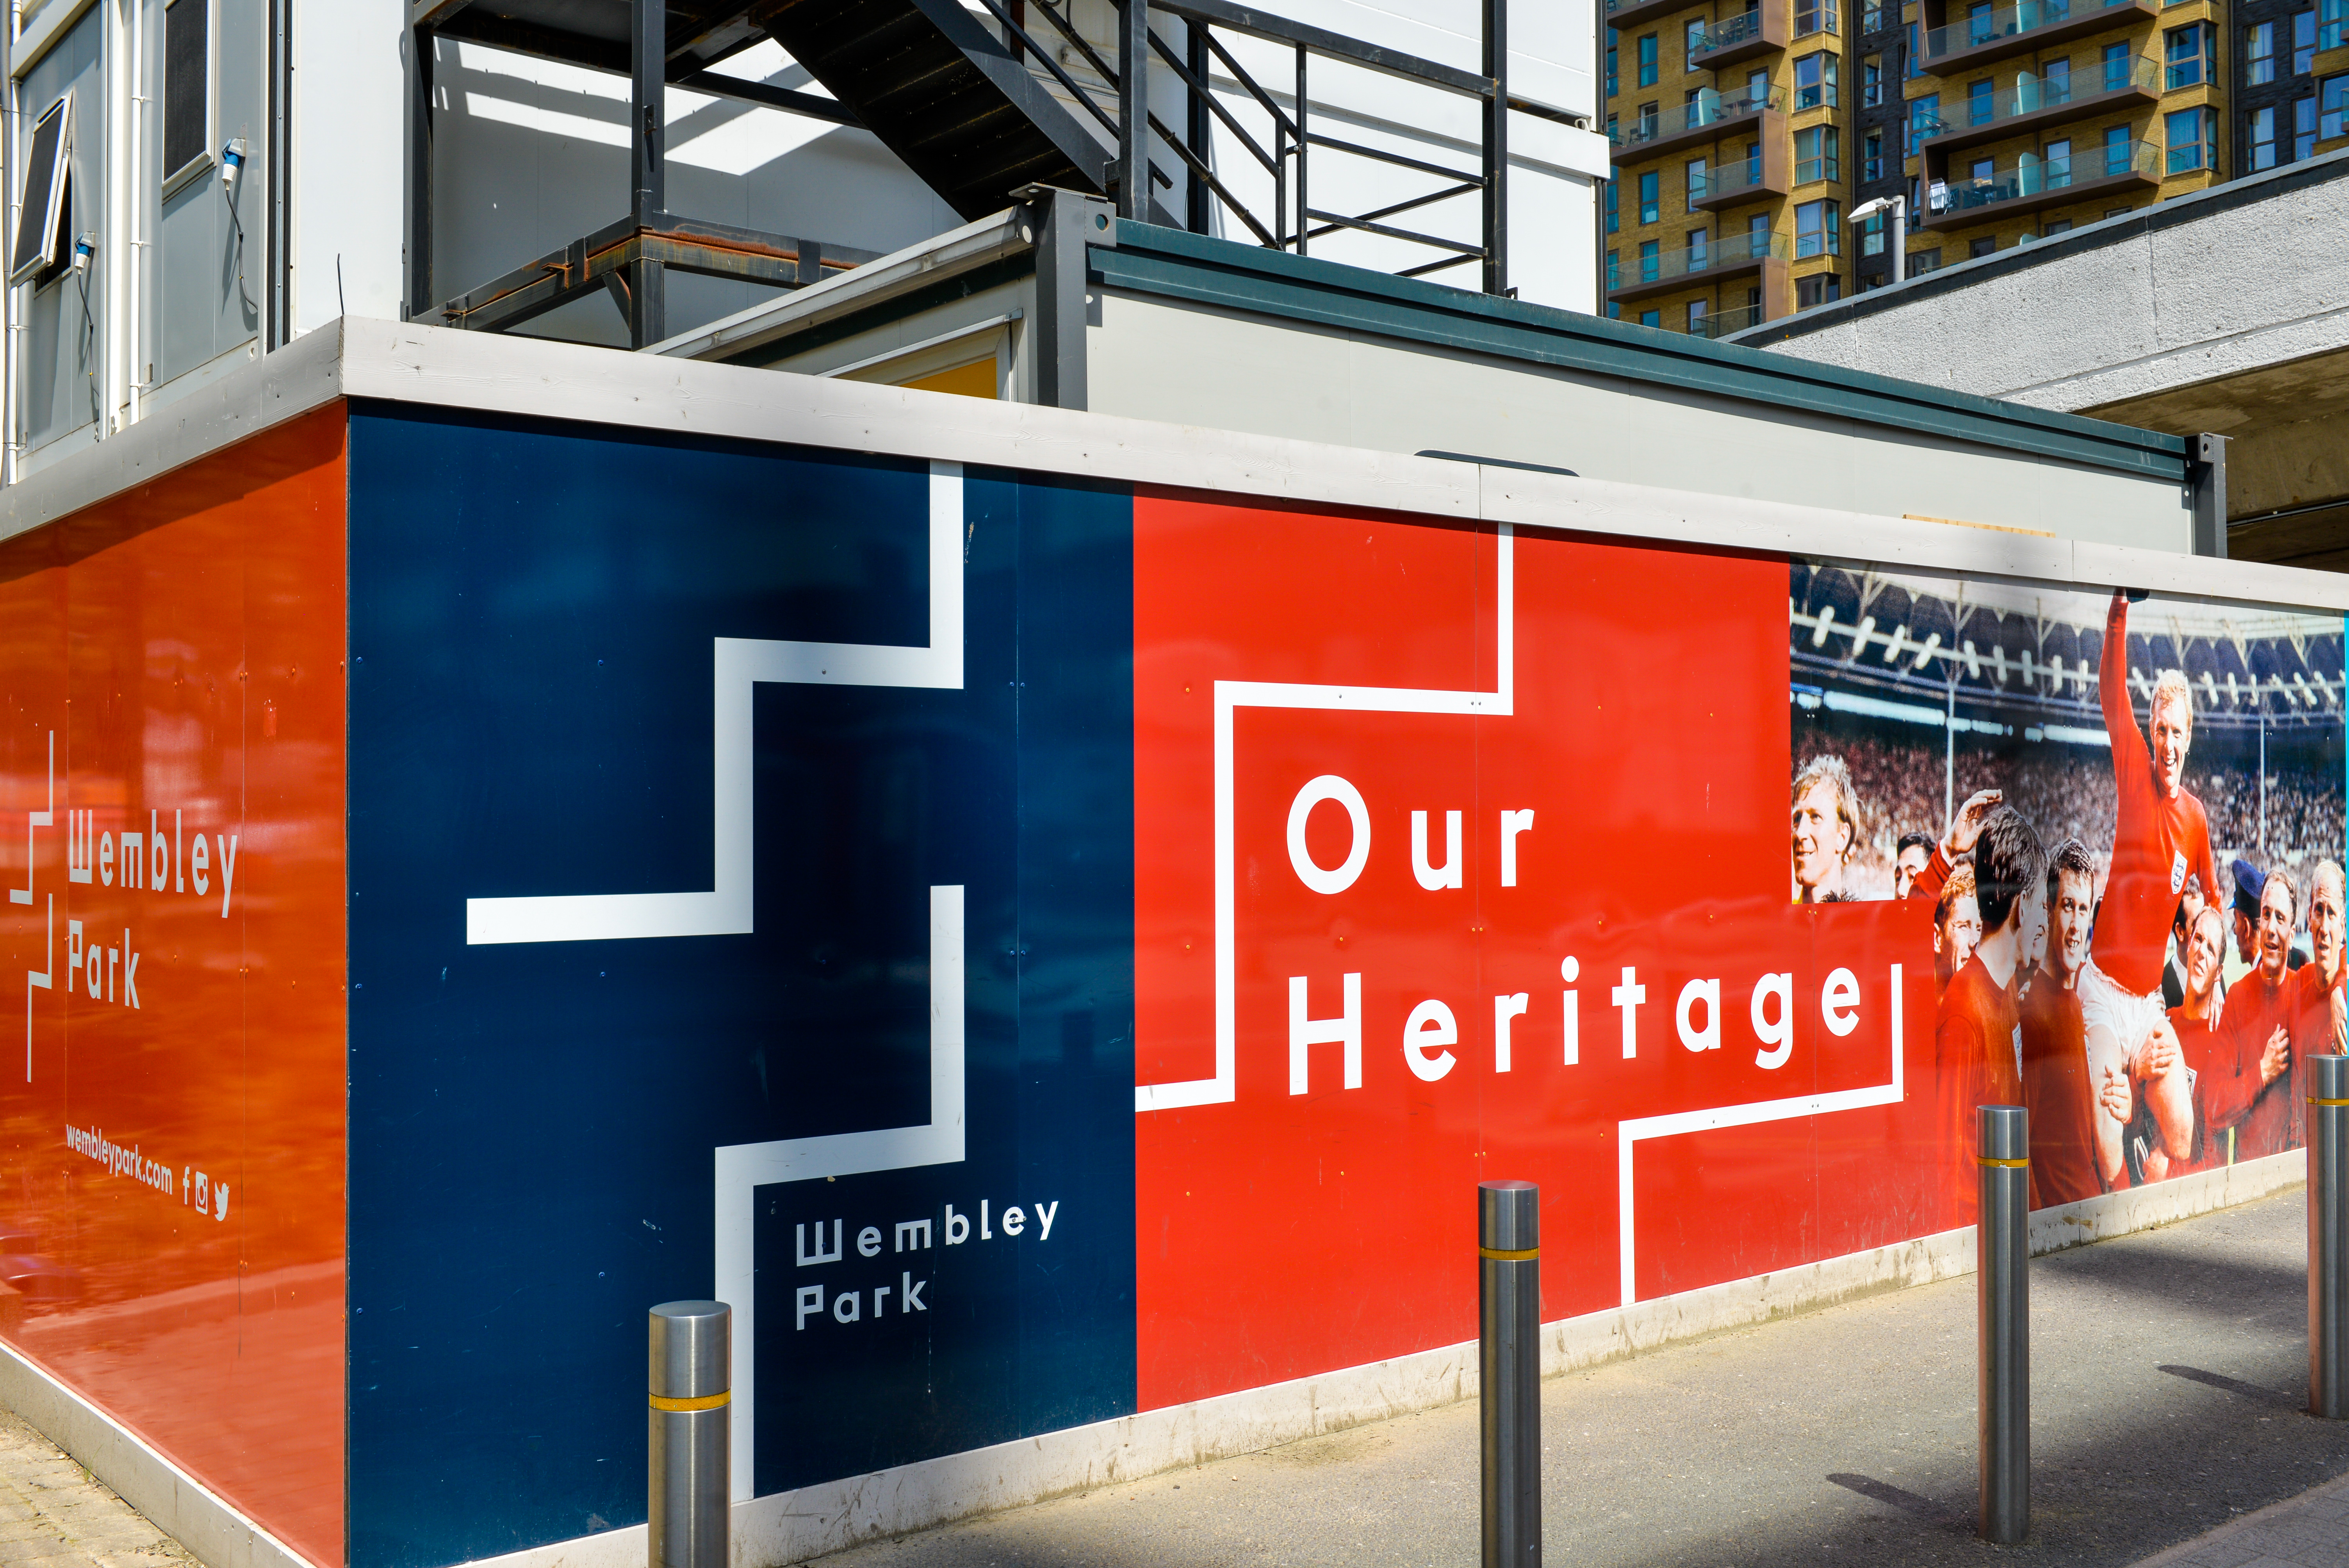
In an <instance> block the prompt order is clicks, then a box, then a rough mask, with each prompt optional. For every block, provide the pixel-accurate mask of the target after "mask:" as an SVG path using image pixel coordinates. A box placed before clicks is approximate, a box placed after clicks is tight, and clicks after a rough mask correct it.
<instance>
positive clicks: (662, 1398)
mask: <svg viewBox="0 0 2349 1568" xmlns="http://www.w3.org/2000/svg"><path fill="white" fill-rule="evenodd" d="M645 1398H647V1399H649V1400H651V1401H652V1407H653V1408H654V1409H656V1410H715V1409H717V1408H719V1407H720V1406H722V1405H725V1404H726V1403H727V1402H728V1401H730V1400H731V1399H732V1398H734V1396H733V1395H732V1394H731V1393H726V1394H705V1395H703V1396H702V1397H701V1398H698V1399H672V1398H669V1397H668V1396H667V1395H666V1394H647V1395H646V1396H645Z"/></svg>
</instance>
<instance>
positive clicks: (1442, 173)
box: [979, 0, 1584, 294]
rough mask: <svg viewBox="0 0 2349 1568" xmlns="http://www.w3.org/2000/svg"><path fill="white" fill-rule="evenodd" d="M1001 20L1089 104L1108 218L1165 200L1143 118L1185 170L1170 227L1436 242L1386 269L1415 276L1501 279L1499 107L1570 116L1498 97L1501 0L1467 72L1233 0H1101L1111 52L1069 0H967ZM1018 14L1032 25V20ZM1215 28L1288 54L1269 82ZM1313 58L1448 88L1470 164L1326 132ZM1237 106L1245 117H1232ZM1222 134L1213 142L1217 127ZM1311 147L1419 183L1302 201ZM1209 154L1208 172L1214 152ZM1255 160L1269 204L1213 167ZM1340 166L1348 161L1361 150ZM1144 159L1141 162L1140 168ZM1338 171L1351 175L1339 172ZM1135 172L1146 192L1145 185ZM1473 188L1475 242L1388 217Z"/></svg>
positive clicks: (1141, 214)
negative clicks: (1020, 0)
mask: <svg viewBox="0 0 2349 1568" xmlns="http://www.w3.org/2000/svg"><path fill="white" fill-rule="evenodd" d="M979 4H980V5H983V6H985V7H986V8H987V10H988V13H989V14H990V15H992V16H993V17H994V19H995V21H996V22H997V24H998V25H999V26H1000V27H1001V29H1002V32H1003V37H1004V41H1005V43H1006V45H1007V46H1009V47H1010V48H1011V50H1012V51H1013V54H1014V57H1016V58H1019V59H1020V60H1021V61H1022V62H1023V63H1025V62H1030V61H1032V62H1033V63H1034V65H1035V66H1037V67H1041V68H1042V70H1043V71H1044V72H1045V73H1046V74H1048V75H1049V76H1050V77H1051V78H1052V80H1053V81H1055V82H1056V83H1058V84H1059V86H1060V88H1061V91H1062V92H1063V93H1064V94H1065V95H1066V96H1067V97H1068V98H1070V99H1071V101H1072V102H1073V103H1074V104H1075V105H1076V106H1077V108H1078V109H1079V110H1080V112H1081V113H1084V114H1087V115H1089V116H1090V117H1091V118H1092V119H1093V121H1094V122H1095V123H1096V124H1098V125H1099V126H1100V127H1101V129H1102V132H1103V133H1104V135H1105V136H1106V137H1107V138H1108V139H1110V140H1111V141H1112V143H1113V144H1114V145H1115V147H1116V148H1117V155H1116V157H1115V158H1114V159H1113V160H1108V164H1107V168H1106V169H1105V170H1104V171H1103V178H1102V184H1103V188H1104V189H1105V190H1107V191H1109V192H1110V193H1111V194H1112V196H1113V197H1114V198H1115V199H1116V201H1117V202H1118V211H1119V214H1120V215H1121V216H1122V217H1128V218H1135V219H1141V220H1143V221H1150V220H1152V219H1153V217H1154V213H1156V212H1158V211H1164V210H1163V209H1160V208H1159V207H1158V204H1157V193H1158V192H1159V191H1172V190H1173V189H1174V179H1173V177H1172V176H1171V175H1170V174H1169V173H1168V171H1167V170H1165V169H1164V168H1163V167H1161V166H1159V164H1158V163H1157V162H1156V161H1154V160H1148V159H1146V158H1145V155H1144V148H1145V147H1146V146H1147V144H1148V142H1149V137H1148V136H1147V135H1143V136H1136V135H1135V134H1133V132H1134V130H1135V129H1136V128H1138V127H1142V126H1146V127H1147V128H1148V130H1149V131H1150V132H1154V133H1155V135H1156V137H1157V139H1158V141H1159V143H1161V144H1163V145H1164V148H1165V149H1166V150H1168V151H1170V152H1171V153H1172V154H1173V155H1174V158H1175V159H1176V160H1178V161H1179V162H1180V163H1181V165H1182V166H1183V168H1184V169H1185V170H1187V171H1188V174H1189V181H1188V188H1189V196H1188V200H1187V201H1186V202H1185V211H1184V212H1183V213H1182V214H1181V215H1180V216H1179V217H1175V216H1174V215H1173V214H1168V216H1169V217H1172V218H1173V221H1174V222H1175V223H1176V224H1177V226H1179V227H1183V228H1185V229H1188V230H1190V231H1192V232H1198V233H1204V232H1210V231H1211V230H1212V229H1213V227H1214V224H1215V215H1216V212H1217V211H1222V212H1225V213H1227V214H1229V215H1230V217H1231V219H1232V220H1233V221H1234V222H1237V223H1238V224H1240V225H1241V226H1242V227H1243V228H1245V229H1246V230H1247V232H1248V233H1249V234H1251V235H1253V236H1254V237H1255V239H1256V240H1257V242H1258V243H1259V244H1262V245H1264V246H1266V247H1268V249H1272V250H1278V251H1292V252H1294V253H1297V254H1299V255H1300V256H1301V255H1305V254H1308V253H1309V251H1310V248H1311V245H1312V242H1314V241H1316V240H1319V239H1324V238H1327V237H1328V236H1330V235H1332V234H1338V233H1341V232H1353V233H1363V234H1375V235H1378V236H1380V237H1381V238H1384V239H1389V240H1397V241H1402V242H1405V243H1408V244H1412V245H1416V246H1421V247H1424V248H1426V249H1428V250H1432V251H1435V252H1437V253H1439V254H1437V256H1436V257H1435V258H1434V259H1433V260H1432V261H1428V262H1424V263H1419V264H1417V265H1414V266H1409V267H1405V268H1402V270H1401V272H1400V273H1399V275H1401V276H1403V277H1418V276H1421V275H1422V274H1423V273H1435V272H1441V271H1444V269H1446V268H1449V267H1456V266H1461V265H1464V264H1465V263H1471V262H1474V263H1481V265H1482V268H1483V274H1484V275H1483V286H1484V290H1485V293H1488V294H1505V293H1507V292H1508V286H1507V273H1508V258H1507V240H1506V234H1507V226H1508V225H1507V207H1506V201H1507V195H1506V189H1505V184H1504V181H1503V180H1502V178H1501V170H1504V169H1505V168H1506V166H1507V162H1508V134H1507V120H1508V111H1510V110H1515V111H1516V112H1517V113H1520V114H1527V115H1533V116H1536V117H1537V118H1540V119H1550V120H1555V121H1557V122H1559V123H1561V124H1566V125H1574V126H1579V125H1581V124H1583V123H1584V122H1583V117H1581V116H1578V115H1573V114H1568V113H1567V112H1565V111H1563V110H1559V109H1555V108H1549V107H1548V106H1547V105H1543V104H1537V103H1533V102H1529V101H1527V100H1526V99H1524V98H1515V97H1512V96H1510V94H1509V91H1508V82H1507V74H1506V61H1507V58H1508V40H1507V35H1506V8H1505V3H1504V0H1481V9H1482V13H1483V17H1484V61H1483V69H1482V70H1481V71H1465V70H1462V69H1460V68H1459V67H1454V66H1447V65H1444V64H1443V63H1441V62H1439V61H1435V60H1429V59H1423V58H1421V57H1418V56H1416V55H1408V54H1404V53H1402V51H1400V50H1396V49H1389V48H1384V47H1381V46H1376V45H1372V44H1368V43H1364V42H1362V41H1361V40H1360V39H1356V38H1349V37H1345V36H1341V35H1340V34H1336V33H1331V32H1327V31H1325V30H1323V29H1321V28H1319V27H1314V26H1308V25H1306V24H1304V23H1299V22H1289V21H1285V20H1282V19H1280V18H1278V17H1274V16H1269V15H1266V14H1264V13H1262V12H1260V11H1257V10H1255V9H1254V8H1252V7H1250V6H1247V5H1237V4H1232V3H1231V0H1115V4H1116V5H1117V11H1118V27H1119V44H1118V60H1117V63H1116V64H1115V65H1112V63H1111V62H1110V61H1109V60H1107V59H1105V58H1104V57H1102V51H1101V50H1099V49H1097V48H1095V47H1094V46H1093V45H1092V43H1091V42H1089V41H1088V40H1087V39H1086V38H1085V37H1084V36H1083V35H1082V34H1081V32H1080V31H1079V30H1078V28H1077V26H1076V25H1075V21H1074V18H1073V16H1072V15H1071V14H1070V13H1071V8H1072V7H1073V4H1074V0H1058V4H1057V5H1056V4H1055V0H1029V4H1028V5H1026V6H1025V7H1024V17H1015V15H1014V14H1013V13H1012V12H1011V10H1010V9H1009V7H1008V6H1007V5H1006V4H1005V0H979ZM1154 13H1156V14H1157V15H1160V16H1162V17H1172V18H1174V19H1175V20H1177V21H1180V22H1181V23H1182V24H1183V33H1184V37H1183V39H1182V42H1181V45H1180V46H1177V45H1175V44H1170V43H1168V42H1167V40H1166V39H1165V38H1164V37H1163V36H1160V34H1159V33H1158V31H1157V30H1155V29H1154V28H1153V27H1152V26H1151V17H1152V15H1153V14H1154ZM1031 24H1033V25H1035V26H1031ZM1047 28H1049V29H1050V34H1051V35H1056V36H1058V38H1059V39H1061V40H1062V41H1063V42H1064V43H1065V45H1066V49H1065V50H1061V49H1056V48H1054V47H1053V46H1051V45H1050V43H1049V42H1046V41H1044V40H1042V39H1040V37H1039V36H1038V35H1039V34H1040V33H1042V32H1043V31H1044V30H1045V29H1047ZM1223 35H1235V36H1242V37H1247V38H1251V39H1255V40H1257V41H1258V42H1261V43H1269V44H1274V45H1277V46H1282V47H1284V48H1285V49H1287V51H1288V57H1289V61H1290V64H1291V66H1292V69H1291V70H1290V71H1289V72H1288V73H1287V74H1288V77H1289V79H1287V80H1283V81H1281V82H1280V83H1279V86H1278V88H1272V87H1268V85H1267V84H1266V83H1265V82H1264V81H1262V80H1259V79H1258V77H1257V75H1256V74H1255V73H1253V72H1251V71H1250V70H1248V68H1247V67H1246V66H1244V65H1242V64H1241V62H1240V61H1239V60H1238V59H1237V57H1235V56H1234V55H1233V53H1232V50H1231V49H1230V47H1229V46H1227V45H1226V41H1225V38H1224V36H1223ZM1144 39H1146V40H1147V55H1153V56H1155V57H1157V59H1158V61H1159V62H1160V63H1161V64H1163V65H1164V67H1166V69H1167V70H1168V71H1169V72H1171V73H1172V74H1173V76H1174V78H1175V80H1176V81H1177V82H1179V83H1180V84H1181V86H1182V88H1183V95H1184V98H1185V105H1184V109H1185V112H1183V113H1182V114H1181V117H1180V118H1182V119H1184V121H1185V124H1184V126H1183V128H1182V129H1180V130H1177V129H1175V128H1174V126H1172V125H1170V124H1168V123H1167V119H1166V118H1164V117H1162V116H1161V115H1160V114H1159V113H1158V112H1157V110H1156V108H1155V107H1154V105H1152V104H1151V102H1150V101H1149V97H1148V88H1149V77H1150V75H1151V73H1150V71H1148V70H1147V69H1129V67H1130V66H1132V65H1133V64H1134V63H1135V62H1137V61H1141V60H1143V59H1144V58H1146V57H1145V54H1144V49H1143V44H1142V43H1141V40H1144ZM1064 53H1072V54H1073V55H1074V56H1075V57H1077V58H1079V59H1081V61H1082V63H1083V65H1084V67H1085V68H1087V69H1088V70H1089V71H1090V72H1091V73H1092V75H1094V76H1095V77H1098V78H1099V80H1100V82H1101V84H1102V86H1100V87H1091V86H1088V85H1086V84H1085V83H1083V82H1081V81H1080V80H1079V79H1078V78H1077V77H1076V76H1075V75H1073V74H1072V73H1071V71H1070V70H1069V69H1068V67H1067V66H1065V65H1064V64H1063V63H1062V59H1061V56H1062V55H1063V54H1064ZM1315 60H1326V61H1332V62H1336V63H1338V64H1339V65H1340V66H1341V67H1349V68H1358V69H1368V70H1371V71H1375V72H1378V73H1380V74H1381V75H1384V76H1390V77H1399V78H1402V79H1403V80H1405V81H1409V82H1413V83H1415V84H1417V85H1419V86H1422V87H1425V88H1433V89H1434V90H1436V91H1438V92H1442V93H1445V94H1448V95H1451V96H1454V97H1457V98H1468V99H1471V100H1473V101H1474V102H1475V104H1476V105H1477V108H1478V111H1479V116H1480V120H1481V132H1480V136H1479V139H1478V143H1479V145H1478V150H1477V158H1476V165H1475V167H1474V168H1464V167H1461V166H1459V165H1457V164H1454V163H1447V162H1442V161H1438V160H1433V159H1425V158H1413V157H1410V156H1407V155H1405V154H1403V153H1400V152H1395V151H1392V150H1388V149H1386V148H1381V147H1371V146H1368V145H1366V144H1364V143H1363V142H1361V141H1358V140H1352V139H1347V138H1344V137H1340V136H1334V135H1331V134H1330V132H1328V131H1326V130H1324V129H1320V127H1319V125H1318V124H1317V123H1316V122H1315V121H1314V119H1313V117H1312V114H1311V110H1310V107H1309V106H1310V105H1311V103H1312V96H1311V95H1312V82H1311V76H1310V69H1309V67H1310V66H1311V63H1312V62H1313V61H1315ZM1235 105H1237V108H1239V109H1240V110H1241V111H1243V112H1247V113H1248V114H1250V115H1251V116H1252V117H1254V118H1256V119H1257V121H1258V123H1257V128H1256V129H1250V127H1249V126H1248V125H1247V124H1246V123H1244V122H1243V120H1242V119H1241V118H1240V113H1237V112H1235ZM1218 136H1220V137H1221V138H1222V145H1221V146H1215V145H1214V143H1215V142H1216V139H1217V137H1218ZM1315 150H1320V151H1323V152H1326V153H1331V154H1336V155H1340V156H1341V157H1342V158H1344V159H1346V160H1368V161H1370V162H1372V163H1376V164H1380V165H1382V166H1384V167H1385V168H1387V169H1390V170H1402V171H1405V173H1406V174H1407V175H1408V176H1410V177H1412V180H1413V183H1414V184H1416V185H1418V187H1419V188H1418V189H1415V190H1412V191H1410V192H1409V194H1406V195H1404V196H1402V199H1401V200H1399V201H1389V202H1385V203H1382V204H1381V205H1379V206H1376V207H1373V208H1371V209H1370V210H1369V211H1360V212H1338V211H1329V210H1326V209H1323V208H1319V207H1316V206H1314V205H1313V204H1312V201H1311V199H1310V191H1311V190H1312V175H1313V170H1314V168H1315V167H1316V160H1314V159H1313V157H1312V154H1313V152H1314V151H1315ZM1218 159H1220V160H1222V164H1223V171H1222V172H1218V167H1217V160H1218ZM1235 165H1237V168H1239V169H1242V170H1246V169H1248V168H1250V167H1251V166H1253V168H1254V170H1256V171H1257V172H1258V173H1259V174H1261V175H1262V176H1263V177H1264V178H1265V179H1267V180H1268V181H1269V182H1270V184H1271V187H1272V195H1271V201H1270V202H1269V203H1265V202H1263V201H1257V202H1255V203H1251V202H1250V201H1248V200H1247V199H1245V198H1244V197H1242V196H1241V195H1240V194H1239V193H1238V192H1237V191H1234V190H1233V189H1232V185H1231V183H1230V181H1228V180H1227V179H1226V177H1225V176H1226V174H1228V173H1230V172H1231V171H1232V170H1233V167H1234V166H1235ZM1352 167H1357V168H1358V167H1360V165H1359V163H1354V164H1352ZM1145 169H1146V170H1147V172H1146V173H1145V172H1144V170H1145ZM1347 182H1349V183H1350V181H1347ZM1145 184H1146V185H1147V186H1148V188H1149V189H1148V191H1146V192H1145V191H1143V186H1144V185H1145ZM1472 196H1473V197H1475V198H1477V199H1478V200H1479V201H1480V203H1481V206H1482V213H1481V217H1482V224H1481V231H1482V232H1481V238H1480V242H1477V243H1475V244H1470V243H1467V242H1464V241H1460V240H1454V239H1449V238H1446V237H1445V236H1444V235H1441V234H1434V233H1430V232H1425V231H1423V230H1417V229H1413V228H1408V227H1404V226H1402V225H1400V224H1398V223H1395V222H1392V220H1394V219H1396V218H1400V217H1402V215H1403V214H1405V213H1408V212H1415V211H1420V210H1422V209H1424V208H1429V207H1433V206H1435V205H1437V204H1439V203H1441V202H1445V201H1454V200H1455V199H1459V198H1464V197H1472Z"/></svg>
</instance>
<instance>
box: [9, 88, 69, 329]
mask: <svg viewBox="0 0 2349 1568" xmlns="http://www.w3.org/2000/svg"><path fill="white" fill-rule="evenodd" d="M73 108H74V96H73V94H71V93H70V92H68V93H67V94H66V95H65V96H64V97H63V98H59V99H57V102H55V103H53V104H51V105H49V107H48V108H45V109H43V110H42V111H41V118H40V119H36V120H35V121H34V122H33V131H32V135H31V136H30V137H29V138H27V139H28V140H29V141H30V143H31V151H30V152H29V153H28V154H26V159H25V185H24V191H23V197H24V207H23V208H22V210H21V212H20V215H19V216H18V218H17V221H16V249H15V250H13V251H11V252H9V253H8V281H9V282H10V283H12V284H21V283H24V282H25V281H26V280H27V279H30V280H31V281H32V283H33V285H34V286H35V287H36V288H38V287H39V286H41V285H42V284H46V283H47V282H48V281H49V279H50V278H52V277H56V276H58V275H61V274H62V273H64V272H65V270H66V266H67V255H68V254H69V253H70V252H71V250H72V242H71V241H69V240H68V239H67V237H66V236H67V235H68V234H70V233H71V232H73V225H72V224H71V223H70V222H68V221H67V220H69V219H70V218H71V217H72V215H73V213H72V209H73V205H74V202H73V176H72V168H73Z"/></svg>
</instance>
